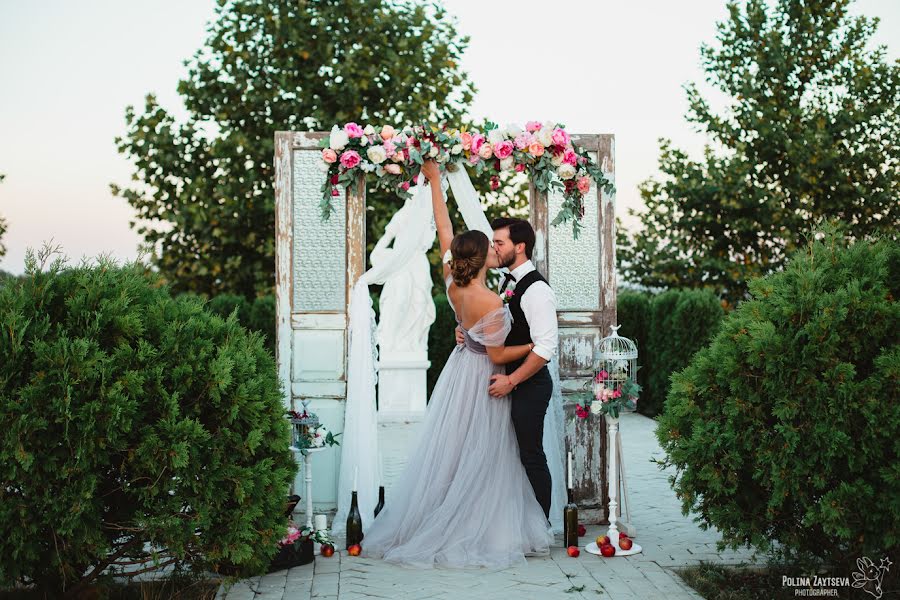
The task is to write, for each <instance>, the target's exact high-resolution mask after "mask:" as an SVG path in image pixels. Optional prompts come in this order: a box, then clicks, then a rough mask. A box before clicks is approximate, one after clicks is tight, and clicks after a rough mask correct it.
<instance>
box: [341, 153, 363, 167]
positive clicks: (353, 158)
mask: <svg viewBox="0 0 900 600" xmlns="http://www.w3.org/2000/svg"><path fill="white" fill-rule="evenodd" d="M359 161H360V158H359V154H357V153H356V151H355V150H347V151H346V152H344V153H343V154H341V166H343V167H344V168H345V169H352V168H353V167H355V166H356V165H358V164H359Z"/></svg>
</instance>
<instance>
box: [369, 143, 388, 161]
mask: <svg viewBox="0 0 900 600" xmlns="http://www.w3.org/2000/svg"><path fill="white" fill-rule="evenodd" d="M366 156H368V157H369V160H371V161H372V162H373V163H375V164H376V165H380V164H381V163H383V162H384V161H385V159H386V158H387V152H385V150H384V146H380V145H379V146H372V147H371V148H369V149H368V150H366Z"/></svg>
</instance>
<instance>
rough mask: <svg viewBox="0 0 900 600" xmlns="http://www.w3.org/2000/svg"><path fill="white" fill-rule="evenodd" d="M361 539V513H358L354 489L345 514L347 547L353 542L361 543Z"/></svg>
mask: <svg viewBox="0 0 900 600" xmlns="http://www.w3.org/2000/svg"><path fill="white" fill-rule="evenodd" d="M362 540H363V530H362V515H360V514H359V505H358V504H357V499H356V490H354V491H353V498H352V500H351V501H350V513H349V514H348V515H347V549H348V550H349V549H350V546H353V545H354V544H361V543H362Z"/></svg>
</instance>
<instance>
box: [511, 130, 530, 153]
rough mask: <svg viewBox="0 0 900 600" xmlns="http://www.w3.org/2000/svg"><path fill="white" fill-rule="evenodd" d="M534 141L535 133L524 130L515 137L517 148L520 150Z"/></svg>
mask: <svg viewBox="0 0 900 600" xmlns="http://www.w3.org/2000/svg"><path fill="white" fill-rule="evenodd" d="M533 141H534V136H533V135H531V134H530V133H525V132H522V133H520V134H519V135H517V136H516V139H515V143H516V148H517V149H519V150H524V149H525V148H527V147H528V145H529V144H531V142H533Z"/></svg>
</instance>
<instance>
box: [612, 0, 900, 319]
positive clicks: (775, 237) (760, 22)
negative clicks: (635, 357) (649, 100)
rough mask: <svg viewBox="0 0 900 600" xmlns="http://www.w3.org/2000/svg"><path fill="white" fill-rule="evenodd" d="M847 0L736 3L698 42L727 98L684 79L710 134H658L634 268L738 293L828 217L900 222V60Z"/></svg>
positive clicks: (869, 223) (859, 234)
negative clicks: (711, 38)
mask: <svg viewBox="0 0 900 600" xmlns="http://www.w3.org/2000/svg"><path fill="white" fill-rule="evenodd" d="M851 3H852V0H809V1H808V2H795V1H794V0H779V1H778V2H776V3H771V2H766V1H765V0H749V1H747V2H731V3H729V4H728V11H729V18H728V19H727V20H726V21H725V22H724V23H720V24H719V26H718V36H717V37H718V45H717V46H715V47H711V46H704V47H703V48H702V52H701V53H702V60H703V66H704V69H705V71H706V74H707V81H708V82H709V83H710V84H711V85H712V86H713V87H714V88H716V90H717V91H718V92H721V94H722V96H723V97H724V98H725V103H726V106H725V108H724V110H722V111H720V112H716V111H715V110H714V107H713V103H712V102H710V101H709V100H708V99H706V98H704V97H703V95H702V94H701V92H700V90H699V88H698V87H697V86H696V85H695V84H691V85H688V86H687V98H688V101H689V105H690V108H689V111H688V114H687V119H688V121H689V122H691V123H693V124H694V125H695V126H696V127H697V129H698V130H699V131H700V132H702V133H704V134H706V135H707V136H708V138H709V145H707V147H706V149H705V152H704V155H703V157H702V159H700V160H694V159H692V158H690V157H689V156H688V155H687V153H686V152H684V151H682V150H680V149H678V148H676V147H674V146H673V144H672V143H671V142H670V141H668V140H661V156H660V169H661V170H662V172H663V175H664V177H663V178H662V179H650V180H648V181H646V182H644V184H642V186H641V194H642V197H643V199H644V202H645V203H646V211H645V212H643V213H641V214H640V217H641V219H642V221H643V224H644V228H643V230H642V231H639V232H636V233H635V234H634V235H633V236H632V237H631V239H630V241H629V242H628V243H626V244H625V245H624V246H622V247H621V248H620V251H619V253H618V256H619V259H620V261H621V265H622V271H623V274H624V276H625V277H626V278H627V279H629V280H632V281H634V282H636V283H641V284H643V285H647V286H651V287H657V286H658V287H669V286H681V287H688V286H689V287H710V288H712V289H714V290H715V291H716V292H717V293H719V294H721V295H722V296H723V297H725V298H726V299H729V300H731V301H732V302H734V301H737V300H739V299H741V298H743V297H745V295H746V290H747V286H748V282H749V280H750V279H752V278H753V277H755V276H758V275H760V274H765V273H768V272H771V271H774V270H778V269H780V268H782V267H783V266H784V263H785V260H786V257H787V256H788V255H789V254H790V253H791V252H792V251H793V250H794V249H795V248H797V247H798V245H802V239H803V234H804V233H807V232H808V231H809V230H810V228H811V227H812V226H813V225H814V224H816V223H817V222H818V221H819V220H820V219H822V218H828V219H837V220H840V221H842V222H844V223H845V224H846V225H847V230H848V233H849V235H850V236H851V237H853V238H855V239H863V238H867V237H870V236H873V235H877V234H879V233H883V234H887V235H892V236H896V235H897V231H898V230H900V202H898V199H900V145H898V144H897V143H896V140H897V139H898V137H900V110H898V107H900V61H896V62H893V63H889V62H887V61H886V59H885V53H886V50H885V48H884V47H878V48H875V49H870V48H869V46H870V40H871V38H872V35H873V33H874V32H875V30H876V27H877V25H878V20H877V19H872V18H866V17H864V16H859V17H854V16H851V15H850V14H849V8H850V5H851ZM631 212H632V214H636V213H635V212H634V211H631Z"/></svg>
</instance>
